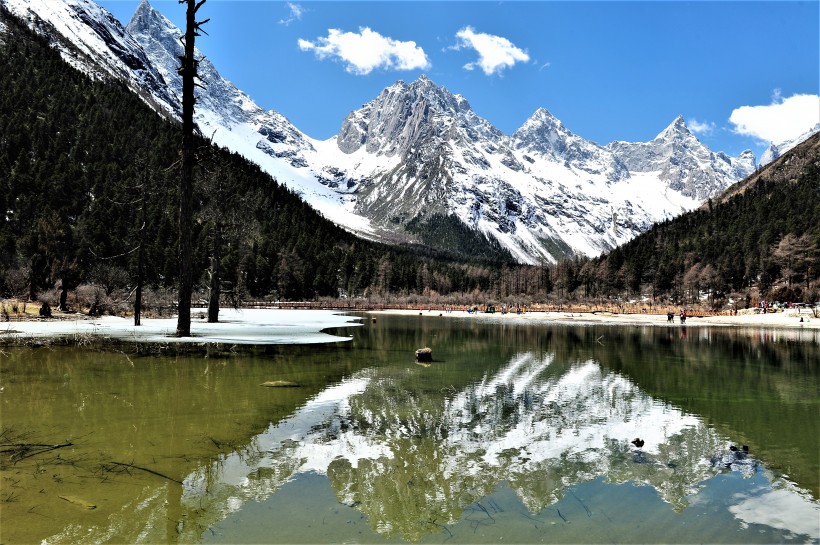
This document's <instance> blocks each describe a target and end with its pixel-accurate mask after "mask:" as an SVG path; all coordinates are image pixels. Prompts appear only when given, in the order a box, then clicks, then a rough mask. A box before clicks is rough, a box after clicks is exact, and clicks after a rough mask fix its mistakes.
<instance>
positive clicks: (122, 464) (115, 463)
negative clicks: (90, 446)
mask: <svg viewBox="0 0 820 545" xmlns="http://www.w3.org/2000/svg"><path fill="white" fill-rule="evenodd" d="M111 464H113V465H116V466H123V467H130V468H133V469H139V470H140V471H145V472H146V473H151V474H152V475H156V476H157V477H162V478H163V479H168V480H169V481H173V482H175V483H178V484H182V481H178V480H176V479H174V478H173V477H169V476H168V475H163V474H162V473H158V472H156V471H154V470H153V469H148V468H147V467H140V466H136V465H134V464H126V463H124V462H111Z"/></svg>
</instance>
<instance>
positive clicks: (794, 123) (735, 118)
mask: <svg viewBox="0 0 820 545" xmlns="http://www.w3.org/2000/svg"><path fill="white" fill-rule="evenodd" d="M729 122H730V123H732V124H733V125H734V126H735V127H734V129H733V130H734V132H735V133H737V134H742V135H745V136H753V137H755V138H759V139H761V140H764V141H766V142H773V143H775V144H781V143H783V142H787V141H789V140H792V139H794V138H797V137H798V136H800V135H801V134H803V133H805V132H806V131H808V130H809V129H811V128H813V127H814V126H815V125H817V124H818V123H820V96H818V95H799V94H796V95H792V96H790V97H789V98H785V99H784V98H783V97H782V95H781V93H780V89H775V90H774V93H773V94H772V103H771V104H768V105H765V106H741V107H740V108H736V109H735V110H733V111H732V115H730V116H729Z"/></svg>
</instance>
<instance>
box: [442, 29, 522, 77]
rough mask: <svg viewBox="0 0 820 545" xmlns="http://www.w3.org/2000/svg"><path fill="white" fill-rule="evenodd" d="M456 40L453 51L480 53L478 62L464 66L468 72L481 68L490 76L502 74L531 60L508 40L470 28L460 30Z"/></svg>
mask: <svg viewBox="0 0 820 545" xmlns="http://www.w3.org/2000/svg"><path fill="white" fill-rule="evenodd" d="M456 38H458V43H457V44H456V45H455V46H454V47H452V48H451V49H456V50H459V49H473V50H475V51H476V53H478V61H476V62H471V63H467V64H465V65H464V68H465V69H467V70H474V69H475V68H476V67H479V68H481V70H483V71H484V73H485V74H486V75H488V76H490V75H493V74H500V73H501V72H502V71H503V70H504V69H505V68H512V67H513V66H515V63H518V62H527V61H529V60H530V56H529V55H528V54H527V52H526V51H524V50H523V49H520V48H518V47H516V46H515V45H513V43H512V42H511V41H509V40H508V39H507V38H504V37H502V36H494V35H492V34H485V33H483V32H476V31H475V30H474V29H473V28H472V27H469V26H468V27H464V28H463V29H461V30H459V31H458V32H457V33H456Z"/></svg>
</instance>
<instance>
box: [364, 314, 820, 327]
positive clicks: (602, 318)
mask: <svg viewBox="0 0 820 545" xmlns="http://www.w3.org/2000/svg"><path fill="white" fill-rule="evenodd" d="M367 314H385V315H400V316H419V315H420V316H421V317H451V318H471V319H476V320H492V321H510V322H515V321H518V322H527V323H533V322H543V323H554V324H577V325H602V324H605V325H639V326H653V327H681V326H684V327H736V328H764V329H812V330H814V329H820V318H815V317H814V315H813V314H812V313H811V311H809V310H807V309H804V310H802V312H800V311H798V310H797V309H788V310H785V311H779V312H770V313H766V314H755V313H738V314H737V315H734V316H726V315H715V316H697V315H692V316H688V317H687V319H686V323H685V324H681V323H680V318H679V317H678V316H677V315H676V316H675V318H674V321H673V322H671V323H670V322H667V318H666V315H665V314H618V313H613V312H606V311H596V312H555V311H543V312H542V311H529V312H525V313H522V314H516V313H514V312H508V313H506V314H502V313H500V312H495V313H484V312H475V313H467V312H465V311H463V310H453V311H452V312H446V311H442V310H421V311H419V310H371V311H367ZM801 317H802V318H803V321H802V322H801V321H800V318H801Z"/></svg>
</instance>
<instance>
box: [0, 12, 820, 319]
mask: <svg viewBox="0 0 820 545" xmlns="http://www.w3.org/2000/svg"><path fill="white" fill-rule="evenodd" d="M0 73H1V74H2V77H1V78H0V207H2V212H3V215H2V221H0V297H11V296H13V297H27V298H31V299H37V298H47V297H50V298H56V297H57V296H58V295H62V296H63V297H65V296H66V295H67V294H68V293H69V292H72V291H73V292H75V293H78V292H81V291H82V290H85V291H86V292H93V294H94V295H93V298H94V300H95V301H98V300H100V299H101V297H102V298H107V299H108V300H116V301H119V302H120V308H122V307H123V301H127V300H128V299H129V297H130V294H131V293H132V292H133V289H134V286H135V284H136V281H135V278H136V277H137V271H138V268H139V267H138V263H139V255H140V248H141V249H142V250H143V251H144V256H145V260H144V262H145V267H144V277H145V279H146V285H147V286H149V287H150V288H151V289H152V290H153V293H155V294H156V293H161V292H163V291H165V292H167V293H172V292H170V291H169V290H168V288H172V287H174V286H175V284H176V280H177V276H178V260H177V208H178V203H177V188H178V182H177V180H178V178H177V177H178V175H179V163H178V161H179V148H180V140H181V137H180V131H179V128H178V127H176V126H173V125H172V124H170V123H168V122H167V121H166V120H164V119H162V118H161V117H160V116H158V115H157V114H156V113H155V112H153V111H152V110H151V109H150V108H148V107H147V106H146V105H145V104H144V103H143V102H142V101H141V100H139V98H138V97H136V96H135V95H133V94H132V93H131V92H129V91H128V90H127V89H125V88H124V87H123V86H121V85H118V84H116V83H110V82H99V81H92V80H90V79H89V78H88V77H86V76H85V75H83V74H82V73H80V72H78V71H76V70H74V69H73V68H71V67H70V66H69V65H67V64H66V63H65V62H64V61H63V60H62V59H61V58H60V56H59V54H58V53H57V52H55V51H54V50H52V49H50V48H49V47H48V45H47V44H46V43H45V42H44V41H43V40H42V39H40V38H38V37H36V36H34V35H32V34H31V33H30V32H29V31H28V30H27V29H25V28H23V27H21V26H19V25H18V24H17V23H16V22H15V21H14V20H13V19H11V18H10V16H8V14H4V13H2V12H0ZM818 138H820V137H818V136H815V137H814V138H812V139H810V140H809V141H807V142H805V143H803V144H802V145H801V146H798V147H797V148H795V150H793V151H792V152H790V153H789V154H787V155H785V156H784V157H782V158H780V159H778V160H777V161H775V162H774V163H772V164H771V165H769V166H768V167H766V168H765V169H763V170H760V171H758V172H757V173H756V174H755V175H753V176H752V177H750V178H749V179H747V180H745V181H744V182H741V183H739V184H737V185H736V186H734V187H733V188H730V190H729V192H727V196H726V197H722V198H719V199H715V200H714V202H710V203H709V204H708V205H706V206H704V207H703V208H702V209H700V210H697V211H694V212H691V213H688V214H685V215H683V216H681V217H679V218H676V219H674V220H670V221H666V222H664V223H662V224H660V225H657V226H655V227H654V228H653V229H652V230H650V231H649V232H647V233H645V234H644V235H641V236H639V237H637V238H636V239H634V240H633V241H631V242H629V243H628V244H626V245H624V246H622V247H620V248H618V249H616V250H614V251H613V252H611V253H610V254H608V255H607V256H603V257H601V258H596V259H588V258H583V257H576V258H573V259H569V260H565V261H562V262H560V263H558V264H557V265H552V266H543V267H539V266H519V265H514V264H512V263H511V258H510V256H509V254H507V253H506V252H505V251H504V250H502V249H501V248H500V247H499V246H498V245H493V244H491V243H489V242H488V241H487V240H486V239H483V238H482V237H481V236H480V235H479V236H477V235H476V234H475V233H473V232H470V231H467V230H461V231H460V230H457V229H454V228H453V223H454V222H453V221H452V218H447V217H444V216H436V217H434V218H432V219H431V220H430V221H428V222H426V223H424V224H412V225H411V226H410V229H411V230H415V231H416V232H417V234H418V235H419V238H420V239H421V240H422V241H424V240H429V239H431V238H444V237H446V238H447V240H448V241H449V242H448V244H449V245H450V247H451V248H452V249H453V250H452V253H451V254H449V255H443V254H440V253H433V252H430V251H429V250H424V248H422V247H403V248H398V247H393V246H385V245H380V244H375V243H372V242H368V241H365V240H362V239H359V238H356V237H355V236H353V235H352V234H350V233H347V232H345V231H343V230H341V229H339V228H338V227H336V226H335V225H334V224H332V223H331V222H330V221H327V220H325V219H324V218H322V217H321V216H319V215H318V214H316V213H315V212H314V211H313V209H311V208H310V207H309V206H308V205H306V204H305V203H304V202H303V201H301V200H300V199H299V198H298V197H297V196H296V195H294V194H292V193H290V192H289V191H287V190H286V189H285V188H283V187H282V186H281V185H279V184H278V183H277V182H276V181H275V180H273V179H271V177H270V176H269V175H267V174H265V173H263V172H261V171H260V170H259V169H258V168H257V167H256V166H255V165H252V164H250V163H248V162H247V161H245V160H244V159H243V158H241V157H239V156H237V155H234V154H231V153H229V152H227V151H225V150H220V149H216V148H214V147H213V146H211V145H210V144H209V143H208V142H207V141H206V140H204V139H203V140H201V141H200V148H199V149H200V152H199V159H200V160H199V170H198V172H197V176H196V180H197V184H198V186H197V188H196V192H195V193H196V197H197V203H198V206H197V217H196V233H195V244H194V252H195V263H196V270H197V271H198V273H199V278H198V282H197V286H196V289H198V290H199V292H200V299H199V301H202V297H204V294H205V292H206V290H207V286H208V278H209V274H210V272H211V270H212V268H213V267H214V264H216V263H218V264H219V268H220V270H221V277H222V280H223V288H224V289H225V293H226V296H227V297H229V298H231V299H233V300H248V299H258V298H276V299H283V300H311V299H315V298H318V297H369V298H377V299H382V300H384V299H386V298H390V299H394V300H395V299H396V298H401V299H402V300H404V301H428V302H442V303H450V304H458V303H463V304H468V303H469V304H472V303H488V302H494V303H498V302H507V303H511V304H512V303H518V302H521V303H529V302H533V301H538V302H558V303H562V302H566V301H586V302H607V303H611V302H621V301H624V300H635V301H639V302H640V301H645V300H646V299H651V300H653V301H656V302H658V303H660V304H663V303H668V304H675V305H677V304H680V303H684V304H691V303H693V302H696V301H702V302H705V303H706V304H708V305H710V306H712V307H714V308H722V307H724V308H725V306H727V305H728V304H729V302H730V301H731V306H741V307H742V306H745V305H748V304H752V303H754V302H755V301H757V300H758V299H779V300H783V301H787V300H791V301H816V300H817V299H818V277H819V276H820V256H819V255H818V247H820V153H819V152H820V141H819V140H818ZM212 258H215V261H214V260H212ZM101 294H102V296H101ZM109 306H110V305H109ZM149 306H150V301H149Z"/></svg>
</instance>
